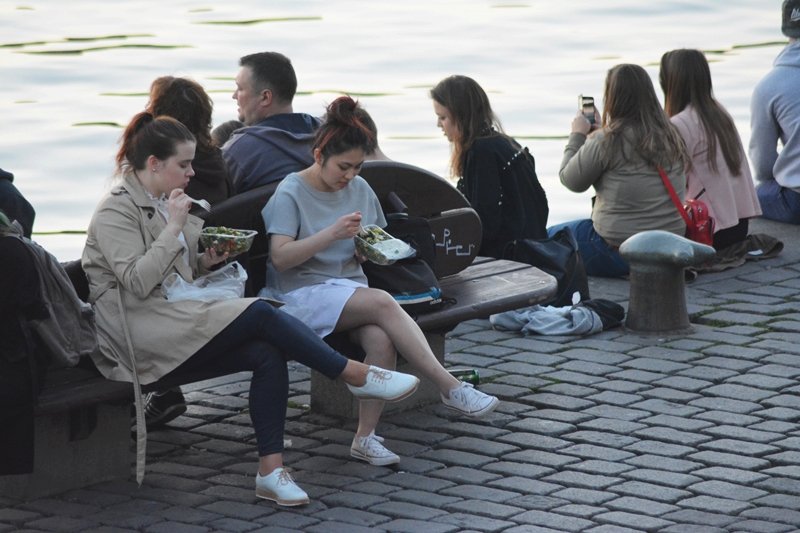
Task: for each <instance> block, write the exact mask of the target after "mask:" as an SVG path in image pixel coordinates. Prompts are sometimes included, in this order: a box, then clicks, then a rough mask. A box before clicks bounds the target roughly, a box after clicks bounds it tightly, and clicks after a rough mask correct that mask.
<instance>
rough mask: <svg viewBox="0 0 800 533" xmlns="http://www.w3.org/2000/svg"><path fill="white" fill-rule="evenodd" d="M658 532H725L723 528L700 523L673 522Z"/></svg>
mask: <svg viewBox="0 0 800 533" xmlns="http://www.w3.org/2000/svg"><path fill="white" fill-rule="evenodd" d="M660 533H725V530H724V529H720V528H718V527H709V526H704V525H702V524H675V525H674V526H669V527H667V528H664V529H661V530H660Z"/></svg>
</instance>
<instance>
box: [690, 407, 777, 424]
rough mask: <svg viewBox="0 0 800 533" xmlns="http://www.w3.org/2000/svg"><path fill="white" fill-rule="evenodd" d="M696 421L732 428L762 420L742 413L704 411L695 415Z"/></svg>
mask: <svg viewBox="0 0 800 533" xmlns="http://www.w3.org/2000/svg"><path fill="white" fill-rule="evenodd" d="M694 418H696V419H700V420H706V421H709V422H713V423H715V424H719V425H732V426H749V425H752V424H757V423H758V422H761V421H762V419H761V418H759V417H757V416H753V415H745V414H743V413H735V412H731V411H717V410H711V411H705V412H703V413H699V414H697V415H695V417H694Z"/></svg>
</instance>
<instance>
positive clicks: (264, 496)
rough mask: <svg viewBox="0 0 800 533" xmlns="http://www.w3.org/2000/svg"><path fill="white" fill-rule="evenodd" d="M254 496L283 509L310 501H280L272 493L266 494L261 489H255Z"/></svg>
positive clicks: (266, 492)
mask: <svg viewBox="0 0 800 533" xmlns="http://www.w3.org/2000/svg"><path fill="white" fill-rule="evenodd" d="M256 496H257V497H259V498H261V499H263V500H269V501H271V502H275V503H277V504H278V505H282V506H284V507H296V506H298V505H306V504H308V503H310V501H311V500H309V499H308V498H305V499H302V500H282V499H280V498H278V497H277V496H276V495H275V494H273V493H272V492H268V491H266V490H263V489H256Z"/></svg>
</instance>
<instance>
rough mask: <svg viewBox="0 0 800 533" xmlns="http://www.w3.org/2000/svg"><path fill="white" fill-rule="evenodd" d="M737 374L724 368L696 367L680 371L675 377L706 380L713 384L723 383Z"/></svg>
mask: <svg viewBox="0 0 800 533" xmlns="http://www.w3.org/2000/svg"><path fill="white" fill-rule="evenodd" d="M737 375H739V373H738V372H737V371H735V370H728V369H725V368H714V367H712V366H696V367H692V368H689V369H686V370H681V371H680V372H678V373H677V374H676V375H675V376H676V377H681V376H683V377H688V378H692V379H701V380H708V381H711V382H713V383H723V382H724V381H726V380H728V379H730V378H731V377H733V376H737Z"/></svg>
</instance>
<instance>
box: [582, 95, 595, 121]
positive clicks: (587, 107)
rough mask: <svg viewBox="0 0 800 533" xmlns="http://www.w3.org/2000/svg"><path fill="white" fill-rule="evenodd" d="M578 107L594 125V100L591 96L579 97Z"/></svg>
mask: <svg viewBox="0 0 800 533" xmlns="http://www.w3.org/2000/svg"><path fill="white" fill-rule="evenodd" d="M578 106H579V107H580V109H581V111H582V112H583V116H584V117H586V120H588V121H589V123H590V124H594V98H592V97H591V96H583V95H580V96H578Z"/></svg>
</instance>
